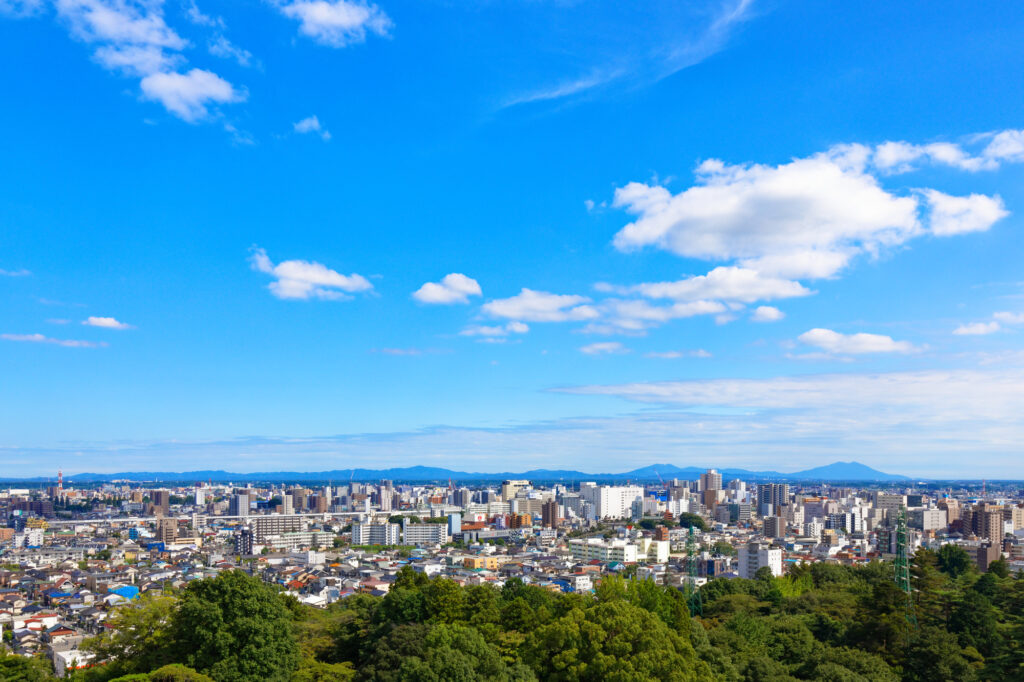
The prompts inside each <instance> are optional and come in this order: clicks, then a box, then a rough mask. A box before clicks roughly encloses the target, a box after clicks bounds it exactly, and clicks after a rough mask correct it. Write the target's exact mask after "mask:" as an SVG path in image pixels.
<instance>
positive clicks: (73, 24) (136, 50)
mask: <svg viewBox="0 0 1024 682" xmlns="http://www.w3.org/2000/svg"><path fill="white" fill-rule="evenodd" d="M10 4H11V3H10V2H9V0H8V1H6V2H5V0H0V9H2V5H10ZM18 4H19V5H20V6H23V7H28V6H30V5H31V6H33V7H36V8H38V7H41V6H42V5H43V3H42V2H31V3H26V2H21V3H18ZM52 4H53V7H54V8H55V10H56V15H57V18H58V20H59V21H60V23H61V24H62V25H63V26H65V27H67V29H68V32H69V33H70V35H71V36H72V37H73V38H75V39H76V40H79V41H81V42H83V43H86V44H89V45H92V46H94V51H93V59H94V60H95V61H96V63H97V64H99V65H100V66H102V67H103V68H105V69H107V70H110V71H115V72H118V73H120V74H122V75H124V76H127V77H131V78H137V79H139V86H140V90H141V93H142V97H143V99H147V100H151V101H155V102H159V103H160V104H162V105H163V106H164V107H165V108H166V109H167V110H168V111H169V112H170V113H171V114H173V115H175V116H177V117H179V118H182V119H184V120H186V121H190V122H193V121H197V120H199V119H201V118H204V117H206V116H207V115H208V114H209V113H210V112H209V109H208V105H210V104H226V103H230V102H238V101H241V100H243V99H245V97H244V91H243V90H240V89H237V88H235V87H234V86H233V85H231V84H230V83H228V82H227V81H226V80H224V79H223V78H221V77H220V76H218V75H216V74H214V73H212V72H210V71H206V70H202V69H191V70H190V71H187V72H181V69H182V67H183V66H184V65H185V64H186V62H187V60H186V59H185V56H184V54H183V50H185V49H186V48H188V47H189V42H188V41H187V40H185V39H184V38H182V37H181V36H180V35H179V34H178V32H177V31H175V30H174V29H173V28H171V27H170V26H169V25H168V24H167V21H166V20H165V18H164V12H163V9H164V2H163V0H53V3H52ZM192 10H195V13H194V14H195V17H201V18H202V19H203V20H204V21H206V22H207V24H206V25H212V24H210V23H209V22H214V20H213V19H210V18H209V17H206V15H203V14H202V13H201V12H199V10H198V8H195V6H194V3H193V5H192V6H191V7H190V8H187V11H186V15H187V16H188V17H189V18H190V20H192V21H194V22H195V21H197V20H196V18H195V17H193V12H192ZM20 14H25V13H24V12H21V13H20ZM218 21H219V20H218ZM220 25H223V22H221V23H220ZM239 54H241V53H239Z"/></svg>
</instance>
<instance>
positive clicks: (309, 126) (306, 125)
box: [292, 115, 331, 142]
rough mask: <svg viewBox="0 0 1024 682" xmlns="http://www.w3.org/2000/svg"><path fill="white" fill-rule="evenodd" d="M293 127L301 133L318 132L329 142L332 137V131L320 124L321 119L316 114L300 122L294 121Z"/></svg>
mask: <svg viewBox="0 0 1024 682" xmlns="http://www.w3.org/2000/svg"><path fill="white" fill-rule="evenodd" d="M292 128H293V129H294V130H295V132H297V133H299V134H300V135H304V134H306V133H316V134H317V135H319V136H320V138H321V139H322V140H323V141H324V142H327V141H328V140H330V139H331V133H330V131H328V130H327V128H324V127H323V126H322V125H320V119H319V118H317V117H316V116H315V115H313V116H309V117H307V118H304V119H302V120H301V121H299V122H298V123H293V124H292Z"/></svg>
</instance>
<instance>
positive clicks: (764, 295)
mask: <svg viewBox="0 0 1024 682" xmlns="http://www.w3.org/2000/svg"><path fill="white" fill-rule="evenodd" d="M596 288H597V289H598V291H613V292H616V293H619V294H640V295H642V296H646V297H648V298H671V299H675V300H677V301H697V300H720V301H739V302H742V303H753V302H754V301H770V300H773V299H779V298H793V297H796V296H807V295H809V294H812V293H814V292H812V291H811V290H810V289H808V288H806V287H804V286H803V285H802V284H800V283H799V282H794V281H792V280H787V279H782V278H779V277H771V276H766V275H762V274H761V273H760V272H758V271H756V270H751V269H750V268H740V267H735V266H722V267H717V268H715V269H713V270H711V271H710V272H709V273H708V274H706V275H696V276H693V277H687V278H685V279H681V280H678V281H675V282H649V283H644V284H635V285H632V286H624V287H620V286H613V285H610V284H605V283H600V284H598V285H597V286H596Z"/></svg>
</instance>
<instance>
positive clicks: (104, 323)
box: [82, 315, 135, 329]
mask: <svg viewBox="0 0 1024 682" xmlns="http://www.w3.org/2000/svg"><path fill="white" fill-rule="evenodd" d="M82 324H84V325H85V326H87V327H103V328H104V329H134V328H135V327H133V326H132V325H130V324H127V323H125V322H121V321H119V320H117V319H116V318H113V317H96V316H93V315H90V316H89V317H87V318H85V319H84V320H82Z"/></svg>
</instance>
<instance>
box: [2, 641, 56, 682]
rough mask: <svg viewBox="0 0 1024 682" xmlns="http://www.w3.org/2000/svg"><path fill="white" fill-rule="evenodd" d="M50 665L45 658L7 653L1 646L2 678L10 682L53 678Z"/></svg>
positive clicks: (40, 680)
mask: <svg viewBox="0 0 1024 682" xmlns="http://www.w3.org/2000/svg"><path fill="white" fill-rule="evenodd" d="M52 679H53V676H52V675H51V674H50V665H49V663H48V662H47V661H46V659H44V658H26V657H25V656H16V655H13V654H12V655H9V656H8V655H7V654H5V653H4V652H3V650H2V648H0V680H5V681H7V680H10V682H43V681H44V680H52Z"/></svg>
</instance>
